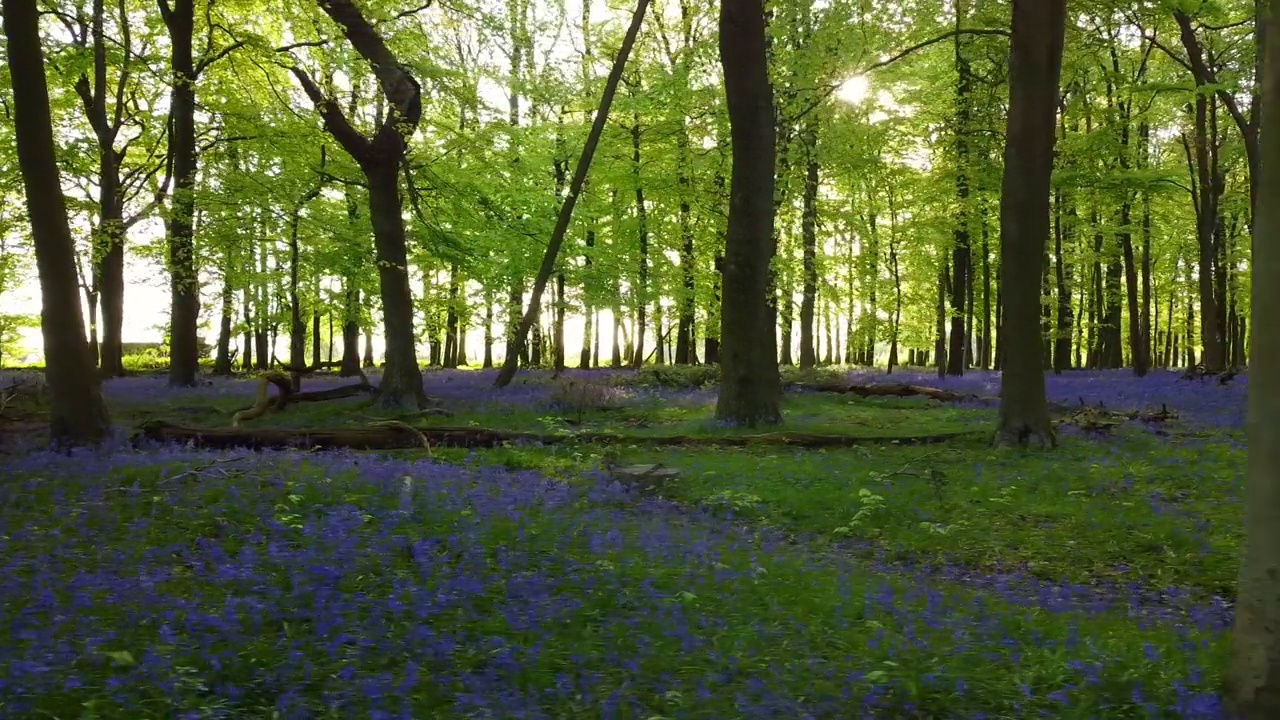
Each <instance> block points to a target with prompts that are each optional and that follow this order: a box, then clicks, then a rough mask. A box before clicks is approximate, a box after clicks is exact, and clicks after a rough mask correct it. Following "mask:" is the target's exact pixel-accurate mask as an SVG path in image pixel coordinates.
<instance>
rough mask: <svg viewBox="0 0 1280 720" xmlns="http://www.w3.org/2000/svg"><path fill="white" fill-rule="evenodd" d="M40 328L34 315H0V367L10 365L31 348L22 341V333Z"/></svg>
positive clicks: (38, 321)
mask: <svg viewBox="0 0 1280 720" xmlns="http://www.w3.org/2000/svg"><path fill="white" fill-rule="evenodd" d="M38 327H40V318H38V317H36V316H34V315H14V314H12V313H0V367H4V366H5V365H6V364H9V365H12V364H13V363H14V361H15V360H16V359H17V358H18V357H19V356H21V355H25V352H24V351H26V350H30V349H31V348H29V347H27V346H26V343H25V342H24V341H23V337H22V334H23V333H22V331H23V330H29V329H33V328H38Z"/></svg>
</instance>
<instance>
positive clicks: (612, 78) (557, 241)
mask: <svg viewBox="0 0 1280 720" xmlns="http://www.w3.org/2000/svg"><path fill="white" fill-rule="evenodd" d="M648 7H649V0H639V2H638V4H637V6H636V10H635V13H634V14H633V15H632V17H631V25H630V26H629V27H628V28H627V34H626V37H624V38H623V41H622V46H621V47H620V48H619V49H618V56H617V58H616V59H615V60H614V63H613V69H612V70H611V71H610V72H609V78H608V80H606V81H605V89H604V94H603V95H602V96H601V99H600V107H599V109H598V110H597V111H596V117H595V120H594V121H593V123H592V125H591V132H590V133H589V134H588V135H587V142H586V144H585V145H584V146H583V148H582V156H581V157H580V158H579V159H578V165H577V167H575V168H574V170H573V180H572V181H571V182H570V183H569V194H568V195H567V196H565V199H564V203H563V204H562V205H561V206H560V215H559V217H558V218H557V219H556V227H555V230H553V231H552V233H551V241H550V242H549V243H547V251H546V253H545V254H544V255H543V257H542V266H541V267H540V268H539V270H538V276H537V278H536V279H535V280H534V283H533V297H532V298H530V300H529V308H528V309H527V310H526V311H525V313H524V317H523V319H521V321H520V327H519V328H517V330H516V332H515V337H514V338H513V339H512V340H513V343H514V348H510V347H509V348H508V349H507V357H506V359H505V360H504V361H503V364H502V370H501V371H500V372H499V373H498V377H497V379H495V380H494V386H495V387H505V386H506V385H508V384H510V382H511V379H512V378H514V377H515V374H516V370H517V369H518V367H519V354H518V351H519V350H520V348H521V347H522V346H523V345H524V343H525V338H527V337H528V335H529V330H530V328H532V326H533V324H534V323H535V322H536V321H537V320H538V315H539V311H540V308H541V303H542V293H543V292H544V291H545V290H546V287H547V281H548V280H549V279H550V278H551V273H552V271H553V270H554V269H555V262H556V256H557V255H559V253H560V245H561V244H563V242H564V236H565V233H566V232H567V231H568V229H569V221H570V219H572V217H573V207H574V204H575V203H577V200H578V194H579V193H580V192H582V185H583V183H584V182H585V181H586V179H587V170H588V168H589V167H590V165H591V158H592V156H593V155H594V154H595V150H596V146H597V145H598V144H599V142H600V135H601V134H602V133H603V132H604V125H605V121H606V120H607V119H608V115H609V107H610V105H612V104H613V97H614V95H615V94H616V93H617V90H618V83H619V82H620V81H621V79H622V70H623V68H624V67H625V66H626V62H627V56H629V55H630V54H631V48H632V47H633V46H634V45H635V41H636V36H637V35H639V33H640V25H641V24H642V23H643V21H644V14H645V11H646V10H647V9H648ZM616 321H617V318H616V316H615V322H616ZM513 350H514V352H513Z"/></svg>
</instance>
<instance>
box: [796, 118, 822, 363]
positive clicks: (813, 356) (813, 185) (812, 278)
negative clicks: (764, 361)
mask: <svg viewBox="0 0 1280 720" xmlns="http://www.w3.org/2000/svg"><path fill="white" fill-rule="evenodd" d="M816 117H817V116H816V115H813V114H812V113H810V115H809V117H808V118H807V119H806V121H805V129H804V134H803V136H802V138H801V141H802V143H803V144H804V153H805V177H804V195H803V198H804V200H803V201H804V209H803V211H802V213H801V218H800V226H801V233H800V235H801V243H802V244H803V245H804V250H803V252H804V281H803V286H802V290H801V292H802V296H801V300H800V368H801V369H807V368H811V367H813V366H814V365H816V364H817V363H818V352H817V348H816V347H815V346H814V344H815V342H816V341H815V334H814V327H813V319H814V318H813V316H814V307H815V306H816V304H817V299H818V182H819V179H818V171H819V167H818V127H817V120H816Z"/></svg>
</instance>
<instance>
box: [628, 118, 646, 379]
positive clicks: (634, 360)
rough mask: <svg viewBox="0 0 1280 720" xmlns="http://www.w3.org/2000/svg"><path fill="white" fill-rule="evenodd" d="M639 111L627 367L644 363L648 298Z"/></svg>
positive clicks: (633, 155)
mask: <svg viewBox="0 0 1280 720" xmlns="http://www.w3.org/2000/svg"><path fill="white" fill-rule="evenodd" d="M640 137H641V132H640V113H638V112H637V113H636V114H635V122H634V123H633V124H632V125H631V172H632V175H633V176H634V178H635V184H636V223H637V228H638V229H637V232H638V235H639V239H640V268H639V274H638V276H637V277H638V281H637V283H636V289H635V291H634V292H633V295H634V296H635V307H636V334H635V347H634V349H633V351H632V355H631V367H633V368H638V367H640V366H641V365H642V364H644V335H645V329H646V328H645V326H646V324H647V318H646V313H647V312H648V309H649V307H648V298H649V211H648V208H647V207H646V206H645V202H644V184H643V183H642V182H641V179H640Z"/></svg>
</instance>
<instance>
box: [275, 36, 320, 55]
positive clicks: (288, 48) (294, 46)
mask: <svg viewBox="0 0 1280 720" xmlns="http://www.w3.org/2000/svg"><path fill="white" fill-rule="evenodd" d="M328 44H329V40H328V39H324V40H308V41H306V42H296V43H293V44H291V45H281V46H280V47H278V48H276V52H278V53H287V52H290V51H292V50H297V49H298V48H304V47H325V46H327V45H328Z"/></svg>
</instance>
